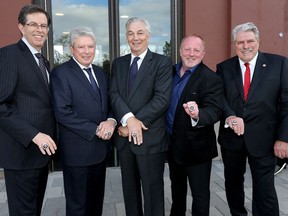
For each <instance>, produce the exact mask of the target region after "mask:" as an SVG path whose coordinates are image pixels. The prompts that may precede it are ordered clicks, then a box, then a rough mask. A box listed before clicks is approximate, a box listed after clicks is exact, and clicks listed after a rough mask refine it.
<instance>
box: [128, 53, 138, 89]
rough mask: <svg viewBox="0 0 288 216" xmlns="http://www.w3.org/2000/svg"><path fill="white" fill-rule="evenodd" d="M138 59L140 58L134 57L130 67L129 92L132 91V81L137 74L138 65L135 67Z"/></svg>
mask: <svg viewBox="0 0 288 216" xmlns="http://www.w3.org/2000/svg"><path fill="white" fill-rule="evenodd" d="M139 59H140V57H135V58H134V59H133V62H132V64H131V66H130V77H129V90H130V89H132V86H133V83H134V80H135V78H136V76H137V72H138V65H137V61H138V60H139Z"/></svg>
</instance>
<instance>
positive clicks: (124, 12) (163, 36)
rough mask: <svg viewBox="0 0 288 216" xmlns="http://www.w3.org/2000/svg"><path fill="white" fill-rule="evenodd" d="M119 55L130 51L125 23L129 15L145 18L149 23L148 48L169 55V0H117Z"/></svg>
mask: <svg viewBox="0 0 288 216" xmlns="http://www.w3.org/2000/svg"><path fill="white" fill-rule="evenodd" d="M119 14H120V44H121V45H120V55H121V56H122V55H125V54H127V53H130V50H129V46H128V45H127V42H126V35H125V31H126V30H125V24H126V21H127V20H128V19H129V18H131V17H140V18H142V19H146V20H147V21H148V22H149V23H150V25H151V37H150V42H149V49H150V50H151V51H152V52H156V53H160V54H164V55H167V56H171V47H170V44H171V34H170V32H171V19H170V17H171V8H170V0H157V1H155V0H141V1H137V0H119Z"/></svg>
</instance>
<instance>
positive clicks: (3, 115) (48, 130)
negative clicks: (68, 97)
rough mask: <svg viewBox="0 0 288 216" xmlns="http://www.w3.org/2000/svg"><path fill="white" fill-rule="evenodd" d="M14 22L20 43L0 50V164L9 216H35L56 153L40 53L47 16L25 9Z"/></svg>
mask: <svg viewBox="0 0 288 216" xmlns="http://www.w3.org/2000/svg"><path fill="white" fill-rule="evenodd" d="M18 21H19V24H18V28H19V30H20V32H21V34H22V36H23V37H22V39H21V40H20V41H19V42H18V43H17V44H13V45H9V46H6V47H3V48H1V49H0V139H1V142H0V149H1V151H0V166H1V167H3V168H4V174H5V183H6V190H7V197H8V205H9V213H10V216H21V215H40V213H41V208H42V202H43V197H44V193H45V189H46V183H47V177H48V163H49V160H50V157H49V155H51V154H54V153H55V150H56V144H55V142H54V141H53V139H52V137H53V134H54V131H55V124H54V123H55V121H54V116H53V113H52V106H51V100H50V97H49V86H48V80H49V79H48V78H49V63H48V61H47V60H46V59H44V57H41V54H40V52H41V48H42V46H43V45H44V43H45V41H46V38H47V35H48V30H49V24H50V17H49V14H48V13H47V12H46V11H44V10H43V9H42V8H40V7H38V6H36V5H27V6H24V7H23V8H22V9H21V11H20V13H19V17H18ZM36 55H39V56H40V57H39V56H38V57H36ZM38 58H41V59H40V60H39V59H38ZM41 62H42V63H43V64H42V66H43V67H42V69H43V70H41V69H40V67H39V63H40V65H41ZM42 72H43V73H42Z"/></svg>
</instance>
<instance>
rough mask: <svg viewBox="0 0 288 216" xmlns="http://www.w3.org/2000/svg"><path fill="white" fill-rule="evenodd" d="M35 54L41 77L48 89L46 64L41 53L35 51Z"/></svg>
mask: <svg viewBox="0 0 288 216" xmlns="http://www.w3.org/2000/svg"><path fill="white" fill-rule="evenodd" d="M35 56H36V57H37V58H38V60H39V68H40V71H41V75H42V78H43V80H44V82H45V85H46V88H47V89H48V90H49V84H48V77H47V72H46V66H45V62H44V58H43V56H42V54H41V53H36V54H35Z"/></svg>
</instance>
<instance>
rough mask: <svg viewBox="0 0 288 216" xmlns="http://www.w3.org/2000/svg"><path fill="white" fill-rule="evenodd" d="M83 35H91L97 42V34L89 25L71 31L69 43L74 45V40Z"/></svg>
mask: <svg viewBox="0 0 288 216" xmlns="http://www.w3.org/2000/svg"><path fill="white" fill-rule="evenodd" d="M81 36H89V37H91V38H92V39H93V40H94V43H95V42H96V39H95V35H94V33H93V31H92V29H91V28H89V27H76V28H73V29H72V30H71V31H70V35H69V45H70V46H73V44H74V41H75V40H76V39H77V38H79V37H81Z"/></svg>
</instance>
